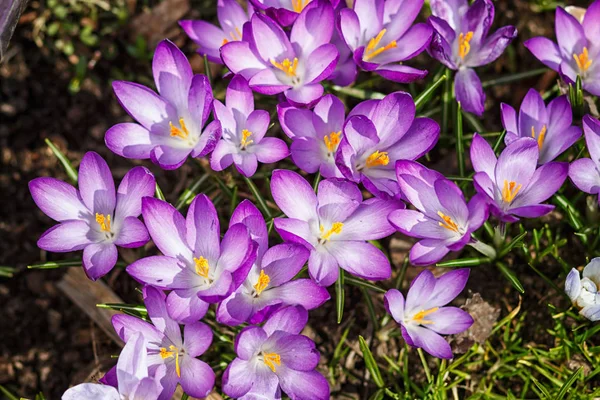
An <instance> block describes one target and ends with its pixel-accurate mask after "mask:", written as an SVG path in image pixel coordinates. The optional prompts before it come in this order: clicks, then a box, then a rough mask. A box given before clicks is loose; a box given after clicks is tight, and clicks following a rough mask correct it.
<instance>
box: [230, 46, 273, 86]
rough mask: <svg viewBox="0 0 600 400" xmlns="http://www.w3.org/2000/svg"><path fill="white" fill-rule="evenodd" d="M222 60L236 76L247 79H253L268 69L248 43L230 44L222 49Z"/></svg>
mask: <svg viewBox="0 0 600 400" xmlns="http://www.w3.org/2000/svg"><path fill="white" fill-rule="evenodd" d="M221 58H222V59H223V62H224V63H225V65H226V66H227V68H229V69H230V70H231V72H233V73H234V74H240V75H242V76H243V77H244V78H246V79H250V78H252V77H253V76H254V75H256V74H257V73H258V72H260V71H263V70H264V69H265V68H267V67H266V65H265V64H264V62H263V61H262V60H260V59H259V58H258V57H257V56H256V55H255V54H254V53H253V52H252V50H251V49H250V44H249V43H247V42H240V41H236V42H229V43H227V44H226V45H224V46H223V47H221Z"/></svg>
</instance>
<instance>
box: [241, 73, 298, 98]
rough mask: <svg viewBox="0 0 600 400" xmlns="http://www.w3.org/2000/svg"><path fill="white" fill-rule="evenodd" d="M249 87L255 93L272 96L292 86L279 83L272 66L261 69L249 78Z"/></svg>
mask: <svg viewBox="0 0 600 400" xmlns="http://www.w3.org/2000/svg"><path fill="white" fill-rule="evenodd" d="M249 83H250V87H251V88H252V90H254V91H255V92H257V93H261V94H265V95H268V96H272V95H275V94H279V93H282V92H285V91H286V90H288V89H291V88H292V87H291V86H289V85H286V84H283V83H281V81H280V80H279V78H278V77H277V74H275V71H274V70H273V69H272V68H267V69H263V70H262V71H260V72H258V73H257V74H255V75H253V76H252V78H250V80H249Z"/></svg>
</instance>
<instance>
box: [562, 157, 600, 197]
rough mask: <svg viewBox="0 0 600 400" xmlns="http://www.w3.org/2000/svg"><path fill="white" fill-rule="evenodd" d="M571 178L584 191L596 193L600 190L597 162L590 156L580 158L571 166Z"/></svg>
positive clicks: (599, 174)
mask: <svg viewBox="0 0 600 400" xmlns="http://www.w3.org/2000/svg"><path fill="white" fill-rule="evenodd" d="M569 178H571V181H573V184H574V185H575V186H577V188H578V189H579V190H581V191H582V192H586V193H589V194H596V193H598V192H600V173H598V170H597V169H596V164H595V163H594V162H593V161H592V160H591V159H589V158H580V159H579V160H575V161H573V163H571V165H570V166H569Z"/></svg>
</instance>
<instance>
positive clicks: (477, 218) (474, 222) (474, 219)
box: [467, 193, 489, 231]
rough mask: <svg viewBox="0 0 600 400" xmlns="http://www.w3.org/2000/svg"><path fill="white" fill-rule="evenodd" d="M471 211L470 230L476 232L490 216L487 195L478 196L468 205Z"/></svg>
mask: <svg viewBox="0 0 600 400" xmlns="http://www.w3.org/2000/svg"><path fill="white" fill-rule="evenodd" d="M467 207H468V209H469V230H471V231H475V230H477V229H479V228H480V227H481V225H483V224H484V222H485V221H487V219H488V216H489V209H488V204H487V201H486V199H485V195H482V194H479V193H478V194H476V195H475V196H473V197H472V198H471V200H470V201H469V203H468V204H467Z"/></svg>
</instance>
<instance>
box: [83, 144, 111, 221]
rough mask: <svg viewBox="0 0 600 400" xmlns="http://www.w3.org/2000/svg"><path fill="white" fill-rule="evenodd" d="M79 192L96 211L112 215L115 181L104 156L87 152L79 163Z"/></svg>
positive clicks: (85, 201) (85, 202)
mask: <svg viewBox="0 0 600 400" xmlns="http://www.w3.org/2000/svg"><path fill="white" fill-rule="evenodd" d="M78 184H79V192H80V193H81V198H82V199H83V203H84V204H85V205H86V206H87V208H88V209H89V210H91V211H92V212H95V213H100V214H104V215H110V214H112V213H113V212H114V210H115V203H116V195H115V182H114V180H113V177H112V173H111V172H110V168H108V164H106V161H104V159H103V158H102V157H100V156H99V155H98V154H97V153H95V152H93V151H89V152H87V153H86V154H85V155H84V156H83V159H82V160H81V164H80V165H79V180H78Z"/></svg>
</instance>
